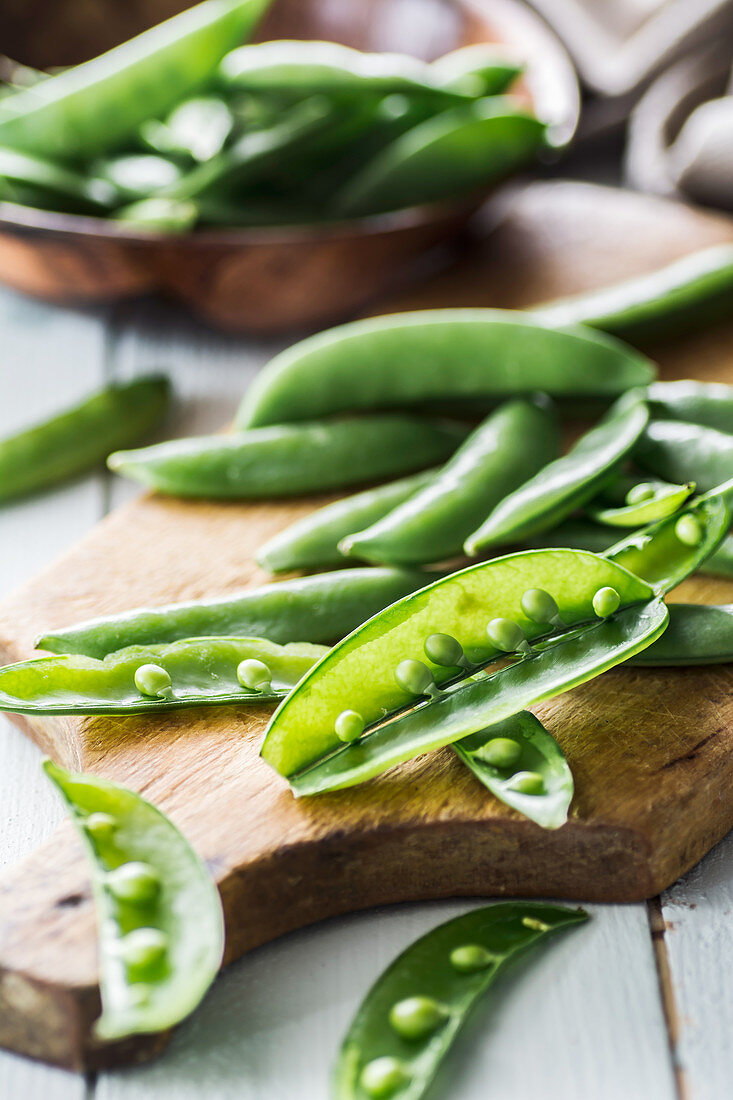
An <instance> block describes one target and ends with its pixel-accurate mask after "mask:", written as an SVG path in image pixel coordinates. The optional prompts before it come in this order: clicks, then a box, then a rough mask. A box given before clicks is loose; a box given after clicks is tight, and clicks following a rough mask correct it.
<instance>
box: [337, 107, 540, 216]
mask: <svg viewBox="0 0 733 1100" xmlns="http://www.w3.org/2000/svg"><path fill="white" fill-rule="evenodd" d="M545 130H546V128H545V124H544V123H543V122H540V120H539V119H538V118H536V117H535V116H534V115H532V114H530V113H529V112H528V111H527V110H525V109H524V108H523V107H522V106H521V105H520V104H519V103H514V102H512V100H511V99H509V98H505V97H502V96H491V97H488V98H486V99H479V100H476V101H475V102H474V103H471V104H468V105H466V106H461V107H456V108H455V109H453V110H450V111H442V112H441V113H440V114H437V115H434V116H433V117H432V118H429V119H426V121H425V122H420V123H418V124H417V125H416V126H413V127H412V129H410V130H408V131H407V133H405V134H403V135H402V136H401V137H398V138H396V139H395V141H393V142H391V143H390V144H389V145H387V146H386V147H385V148H384V149H383V150H382V151H381V152H379V153H377V155H376V156H375V157H374V158H373V159H372V160H371V161H369V162H368V163H367V164H366V165H365V166H364V167H363V168H362V169H361V170H360V171H359V172H357V174H356V175H355V176H353V177H352V179H350V180H349V182H348V183H347V184H346V186H345V187H344V188H343V190H342V191H341V192H340V194H338V195H337V196H336V197H335V203H336V206H337V209H338V210H339V211H340V212H341V213H342V214H344V215H347V216H359V215H363V214H374V213H378V212H380V211H386V210H398V209H400V208H401V207H404V206H415V205H418V204H420V203H426V202H437V201H439V200H441V199H446V198H452V197H454V196H460V195H463V194H468V193H469V192H471V191H473V190H476V189H477V188H479V187H487V186H488V185H489V184H491V183H494V182H495V181H496V180H498V179H502V178H503V177H504V176H507V175H510V174H511V173H512V172H516V171H518V170H519V169H520V168H523V167H524V166H525V165H526V164H529V163H530V162H531V161H532V160H533V159H534V158H535V156H536V155H537V153H538V152H539V150H540V149H542V148H543V146H544V144H545Z"/></svg>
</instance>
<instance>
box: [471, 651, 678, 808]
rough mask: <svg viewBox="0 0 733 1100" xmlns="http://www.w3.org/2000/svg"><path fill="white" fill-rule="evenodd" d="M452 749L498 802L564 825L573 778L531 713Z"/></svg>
mask: <svg viewBox="0 0 733 1100" xmlns="http://www.w3.org/2000/svg"><path fill="white" fill-rule="evenodd" d="M662 637H664V635H663V636H662ZM658 644H659V643H657V642H655V643H654V645H658ZM651 648H653V647H651ZM644 653H646V650H645V651H644ZM451 748H452V749H453V752H454V753H455V754H456V756H457V757H458V758H459V759H460V760H462V761H463V763H464V764H466V766H467V767H469V768H470V769H471V771H472V772H473V774H474V775H475V776H476V778H477V779H478V780H479V781H480V782H481V783H483V785H484V786H485V787H487V788H488V789H489V790H490V791H491V793H492V794H493V795H494V797H495V798H498V799H499V801H500V802H504V803H505V804H506V805H507V806H511V807H512V809H514V810H517V811H518V812H519V813H520V814H522V815H523V816H524V817H528V818H529V819H530V820H531V821H535V822H536V823H537V824H538V825H541V826H542V828H543V829H559V828H560V826H561V825H564V824H565V822H566V821H567V819H568V809H569V807H570V803H571V801H572V798H573V789H574V785H573V775H572V772H571V771H570V768H569V767H568V762H567V760H566V759H565V757H564V755H563V752H562V749H561V748H560V746H559V745H558V743H557V741H556V740H555V738H554V737H553V736H552V735H551V734H550V733H548V732H547V730H546V729H545V727H544V726H543V725H542V723H541V722H540V720H539V719H538V718H535V716H534V714H531V713H530V712H529V711H527V710H524V711H520V712H519V714H515V715H513V716H512V717H511V718H507V719H505V720H504V721H503V722H499V723H498V724H497V725H495V726H489V727H488V729H483V730H479V732H478V733H474V734H472V735H471V736H470V737H464V738H462V739H461V740H460V741H454V742H453V744H452V745H451Z"/></svg>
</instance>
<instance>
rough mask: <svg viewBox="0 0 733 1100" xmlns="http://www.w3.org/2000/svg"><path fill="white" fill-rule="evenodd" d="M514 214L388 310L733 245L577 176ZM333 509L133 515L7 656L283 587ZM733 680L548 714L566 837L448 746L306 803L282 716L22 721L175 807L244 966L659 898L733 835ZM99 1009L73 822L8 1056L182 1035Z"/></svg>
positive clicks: (606, 691) (24, 940) (50, 861)
mask: <svg viewBox="0 0 733 1100" xmlns="http://www.w3.org/2000/svg"><path fill="white" fill-rule="evenodd" d="M492 216H493V217H494V218H496V217H499V225H498V228H495V229H494V230H493V232H489V230H488V229H487V228H484V233H483V236H482V237H481V238H480V240H479V241H478V243H476V244H475V245H474V246H473V247H472V248H471V249H469V250H468V253H467V254H466V255H464V256H463V257H462V259H461V261H460V263H458V264H457V265H456V266H455V267H453V268H452V269H450V270H448V271H447V272H444V273H443V274H442V275H441V276H440V277H438V278H435V279H434V280H433V281H432V282H431V283H429V284H427V285H424V286H422V287H421V288H419V289H417V290H414V291H411V292H410V295H409V297H408V296H405V297H403V298H402V299H400V300H399V301H392V302H390V303H386V304H384V305H383V307H382V308H383V309H390V308H408V307H413V306H418V305H447V304H456V305H460V304H464V305H465V304H496V305H509V306H521V305H529V304H531V303H533V302H536V301H540V300H542V299H545V298H548V297H551V296H554V295H557V294H561V293H565V292H572V291H575V290H579V289H582V288H586V287H592V286H600V285H604V284H607V283H610V282H613V281H615V280H617V279H618V278H621V277H624V276H626V275H630V274H633V273H636V272H640V271H643V270H650V269H653V268H654V267H656V266H659V265H660V264H662V263H665V262H667V261H669V260H671V259H673V258H675V257H677V256H679V255H682V254H684V253H686V252H688V251H691V250H693V249H695V248H698V247H703V246H705V245H708V244H711V243H715V242H717V241H721V240H733V223H731V222H730V221H729V220H725V219H723V218H721V217H718V216H713V215H711V214H703V213H700V212H693V211H691V210H688V209H684V208H681V207H678V206H676V205H673V204H670V203H666V202H662V201H659V200H655V199H648V198H645V197H640V196H635V195H630V194H626V193H623V192H617V191H612V190H609V189H604V188H598V187H593V186H590V185H585V184H575V183H562V182H560V183H547V184H534V185H530V186H529V187H528V188H526V189H524V190H519V191H513V192H510V193H509V194H508V195H507V196H506V197H505V198H504V200H503V202H502V204H501V206H500V208H499V209H498V210H497V207H496V206H495V207H494V210H493V215H492ZM732 337H733V326H732V327H731V328H730V329H728V330H726V329H718V330H717V331H716V332H714V333H710V334H706V335H705V336H703V337H697V338H695V339H689V340H684V341H683V340H679V341H676V342H675V343H674V344H671V345H668V346H667V347H664V348H658V349H655V353H656V355H657V357H658V359H659V361H660V363H661V365H662V373H663V376H664V377H667V378H677V377H698V378H703V379H720V380H727V381H733V339H732ZM456 369H457V370H459V369H460V363H457V364H456ZM731 473H732V474H733V471H731ZM317 503H318V502H317V501H315V500H311V501H299V502H286V503H280V504H273V505H267V504H264V505H256V506H252V505H244V504H243V505H238V504H221V505H218V504H210V503H205V502H188V503H186V502H179V501H175V500H170V499H163V498H158V497H150V496H148V497H143V498H141V499H140V500H138V501H135V502H134V503H133V504H131V505H129V506H128V507H126V508H123V509H121V510H120V511H118V512H117V513H115V514H113V515H112V516H110V517H109V518H108V519H107V520H106V521H105V522H104V523H102V524H101V525H100V526H99V527H98V528H97V529H96V530H95V531H93V532H92V533H91V534H90V535H89V536H88V537H87V538H86V539H85V540H84V541H83V542H82V543H81V544H80V545H79V546H77V547H76V548H75V549H74V550H72V551H71V552H70V553H69V554H67V555H66V556H65V557H64V558H63V559H62V560H61V561H59V562H58V563H57V564H56V565H54V566H52V567H51V568H50V569H48V570H47V571H46V572H44V573H43V574H41V575H40V576H39V577H36V578H35V579H34V580H32V581H31V582H30V583H29V584H27V585H26V586H25V587H23V588H22V589H20V590H19V591H17V592H16V593H15V594H14V595H13V596H12V597H11V598H10V599H8V600H7V601H6V602H5V603H4V605H3V606H2V607H0V662H2V663H4V662H7V661H15V660H20V659H24V658H27V657H30V656H32V655H33V648H32V640H33V638H34V636H35V635H36V634H37V633H38V632H39V631H40V630H41V629H42V628H48V627H58V626H62V625H65V624H68V623H72V622H74V621H75V620H79V619H82V618H88V617H90V616H93V615H99V614H103V613H106V612H112V611H117V610H122V609H124V608H129V607H132V606H136V605H141V604H160V603H164V602H167V601H170V600H180V599H190V598H195V597H199V596H213V595H220V594H223V593H226V592H230V591H233V590H235V589H237V588H241V587H243V586H247V585H250V584H257V583H261V582H262V581H263V580H265V579H266V578H265V577H264V576H263V574H262V573H260V572H259V570H258V569H257V567H256V566H255V565H254V563H253V554H254V551H255V550H256V548H257V547H258V546H259V545H260V544H261V543H262V542H263V541H264V540H265V539H266V538H267V537H268V536H269V535H271V534H272V533H273V532H275V531H277V530H279V529H280V528H282V527H284V526H285V525H286V524H288V523H290V522H291V521H292V520H293V519H295V518H296V517H297V516H300V515H303V514H304V513H306V512H308V511H309V510H310V509H311V508H312V507H314V506H315V504H317ZM680 596H682V597H683V598H687V599H690V600H694V601H697V602H723V601H728V602H730V601H733V583H727V582H722V581H721V582H718V581H711V580H705V579H695V580H692V581H688V582H686V584H685V585H684V586H683V590H682V591H681V592H680ZM732 688H733V667H731V666H719V667H717V668H698V669H685V670H679V669H671V670H642V669H622V670H615V671H613V672H610V673H608V674H606V675H605V676H603V677H602V678H601V679H599V680H596V681H593V682H592V683H589V684H586V685H584V686H583V687H580V688H577V689H575V690H574V691H572V692H568V693H567V694H565V695H564V696H562V697H560V698H558V699H555V700H553V701H552V702H550V703H548V704H545V705H543V706H541V707H538V708H537V713H538V714H539V716H540V717H541V718H542V720H543V721H544V722H545V723H546V725H547V726H548V728H549V729H550V730H551V731H552V733H553V734H554V735H555V736H556V737H557V738H558V740H559V742H560V743H561V745H562V747H563V749H564V750H565V752H566V754H567V756H568V759H569V761H570V764H571V767H572V770H573V773H574V775H575V782H576V797H575V799H574V802H573V806H572V811H571V816H570V820H569V821H568V823H567V825H565V826H564V827H563V828H562V829H560V830H558V831H556V832H545V831H543V830H542V829H540V828H539V827H538V826H536V825H534V824H532V823H531V822H529V821H527V820H525V819H523V818H521V817H520V816H519V815H518V814H516V813H514V812H513V811H512V810H510V809H507V807H505V806H502V805H501V804H500V803H498V802H496V801H495V800H493V799H492V798H491V797H490V796H488V795H487V793H486V792H485V791H484V789H483V788H482V787H481V786H480V785H479V784H478V783H477V782H476V781H475V780H474V778H473V777H472V776H471V775H470V773H469V772H468V771H467V770H466V769H465V768H463V767H462V766H461V765H460V764H459V763H458V761H457V760H456V759H455V757H454V756H453V755H452V754H451V753H450V752H449V751H447V750H446V751H442V752H438V753H433V754H432V755H429V756H425V757H423V758H421V759H418V760H416V761H412V762H411V763H408V764H405V765H403V766H402V767H400V768H398V769H395V770H394V771H392V772H390V773H389V774H387V775H385V776H383V777H382V778H380V779H379V780H377V781H373V782H371V783H369V784H367V785H365V786H363V787H359V788H356V789H354V790H351V791H347V792H341V793H336V794H332V795H327V796H321V797H319V798H315V799H306V800H302V801H296V800H295V799H294V798H293V797H292V796H291V795H290V793H289V791H288V788H287V786H286V784H285V782H284V781H283V780H282V779H280V777H278V776H277V775H276V774H275V773H274V772H272V771H271V770H270V769H269V768H268V767H267V766H266V765H265V764H264V763H263V762H262V761H261V760H260V758H259V756H258V750H259V745H260V741H261V737H262V732H263V729H264V726H265V724H266V721H267V718H268V713H269V712H268V710H267V709H266V708H257V707H247V708H245V707H242V708H225V709H221V710H218V711H217V710H210V709H209V710H201V711H194V710H186V711H182V712H179V713H178V714H175V713H174V714H169V715H161V716H156V717H154V718H145V717H134V718H127V719H115V718H110V717H98V718H88V719H73V718H53V719H52V718H43V719H38V720H34V721H33V722H30V723H23V728H24V729H25V730H26V732H27V733H28V735H29V736H30V737H32V738H33V740H34V741H36V742H37V743H38V744H39V745H40V746H41V747H42V748H43V749H44V750H45V751H46V752H48V753H49V754H50V755H52V756H53V757H54V758H55V759H57V760H58V761H59V762H60V763H62V764H64V765H66V766H68V767H72V768H78V769H83V770H87V771H90V772H95V773H98V774H100V775H103V776H107V777H109V778H112V779H115V780H118V781H121V782H123V783H125V784H127V785H129V786H131V787H133V788H134V789H136V790H138V791H140V792H142V793H143V794H144V795H145V796H146V797H147V798H149V799H152V800H153V801H154V802H156V803H157V804H158V805H160V806H161V807H162V808H163V809H164V810H165V811H166V812H167V813H168V814H170V815H171V817H172V818H173V820H174V821H175V822H176V823H177V824H178V825H179V826H180V827H181V828H182V829H183V830H184V832H185V833H186V835H187V836H188V837H189V838H190V840H191V841H192V842H193V844H194V845H195V847H196V848H197V850H198V851H199V852H200V854H201V855H202V856H203V858H204V859H205V860H206V861H207V863H208V866H209V867H210V869H211V871H212V874H213V875H214V876H215V877H216V880H217V882H218V883H219V886H220V889H221V893H222V897H223V900H224V907H225V910H226V920H227V959H233V958H235V957H237V956H238V955H240V954H242V953H243V952H245V951H248V950H250V949H251V948H253V947H255V946H257V945H258V944H261V943H264V942H265V941H267V940H269V939H272V938H274V937H276V936H279V935H281V934H283V933H285V932H287V931H289V930H291V929H294V928H298V927H300V926H302V925H305V924H308V923H310V922H312V921H317V920H321V919H323V918H324V917H328V916H331V915H334V914H338V913H344V912H347V911H350V910H356V909H362V908H367V907H370V906H373V905H377V904H384V903H388V902H395V901H403V900H408V899H413V900H414V899H422V898H436V897H447V896H452V895H453V896H455V895H466V896H470V895H485V896H497V895H506V896H510V895H522V896H551V897H560V898H568V899H571V898H582V899H590V900H602V901H630V900H635V899H641V898H646V897H649V896H651V895H654V894H656V893H657V892H659V891H660V890H662V889H663V888H664V887H666V886H667V885H669V884H670V883H671V882H673V881H674V880H675V879H676V878H677V877H678V876H679V875H680V874H681V873H682V872H684V871H685V870H687V869H688V868H689V867H691V866H692V865H693V864H694V863H695V862H696V861H697V860H699V859H700V858H701V857H702V856H703V855H704V853H705V852H707V851H708V850H709V849H710V848H711V847H712V845H713V844H715V843H716V842H717V841H718V840H719V839H720V838H721V837H722V836H724V834H725V833H726V832H727V831H728V829H729V828H730V827H731V826H733V802H732V800H731V798H730V793H729V792H730V788H731V781H732V780H733V753H732V752H731V750H732V749H733V691H732V690H731V689H732ZM98 1011H99V991H98V986H97V957H96V943H95V931H94V910H93V905H92V901H91V897H90V890H89V882H88V875H87V871H86V867H85V863H84V859H83V856H82V853H81V849H80V845H79V843H78V841H77V839H76V838H75V836H74V835H73V833H72V830H71V829H70V827H68V826H62V827H61V828H60V829H59V830H58V832H57V833H56V834H55V835H54V836H53V837H52V839H51V840H50V841H49V842H48V843H46V844H45V845H44V846H43V847H42V848H41V849H40V850H38V851H37V852H35V853H34V854H33V855H32V856H31V857H30V858H28V859H26V860H25V861H24V862H23V863H21V864H20V865H18V866H16V867H14V868H12V869H11V870H10V871H8V872H6V873H5V874H4V875H3V876H2V878H0V1045H3V1046H6V1047H9V1048H11V1049H13V1050H17V1051H21V1052H23V1053H26V1054H29V1055H32V1056H34V1057H38V1058H43V1059H45V1060H48V1061H51V1062H55V1063H58V1064H60V1065H64V1066H69V1067H73V1068H78V1069H81V1068H94V1067H98V1066H102V1065H110V1064H115V1063H120V1062H126V1061H134V1060H137V1059H141V1058H144V1057H148V1056H150V1054H151V1053H153V1052H154V1051H155V1050H157V1049H159V1048H160V1047H161V1045H162V1044H163V1043H164V1042H165V1036H158V1037H143V1038H136V1039H135V1040H133V1041H129V1042H125V1043H118V1044H114V1045H100V1044H98V1043H97V1042H96V1041H95V1040H94V1038H93V1037H92V1033H91V1025H92V1022H93V1020H94V1018H95V1016H96V1015H97V1014H98Z"/></svg>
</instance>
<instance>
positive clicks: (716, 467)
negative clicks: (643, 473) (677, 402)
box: [634, 420, 733, 490]
mask: <svg viewBox="0 0 733 1100" xmlns="http://www.w3.org/2000/svg"><path fill="white" fill-rule="evenodd" d="M634 459H635V461H636V462H637V463H638V464H639V466H641V468H642V469H644V470H648V471H649V472H650V473H652V474H655V475H656V476H657V477H662V478H664V479H665V480H666V481H675V482H680V483H681V482H683V481H695V482H696V483H697V487H698V489H702V490H705V489H713V488H715V486H716V485H720V483H721V482H723V481H726V480H727V479H728V478H729V477H730V476H731V472H733V434H730V435H729V434H728V433H727V432H721V431H718V430H717V429H715V428H705V427H701V426H700V425H698V424H684V423H682V421H679V420H654V421H652V423H651V424H649V425H647V427H646V429H645V431H644V432H643V433H642V435H641V437H640V438H639V442H638V444H637V446H636V449H635V451H634Z"/></svg>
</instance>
